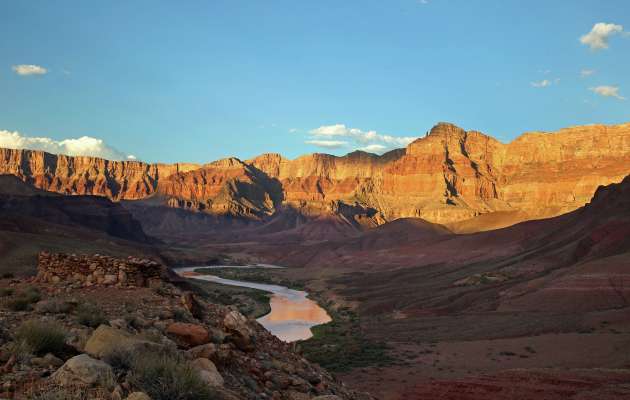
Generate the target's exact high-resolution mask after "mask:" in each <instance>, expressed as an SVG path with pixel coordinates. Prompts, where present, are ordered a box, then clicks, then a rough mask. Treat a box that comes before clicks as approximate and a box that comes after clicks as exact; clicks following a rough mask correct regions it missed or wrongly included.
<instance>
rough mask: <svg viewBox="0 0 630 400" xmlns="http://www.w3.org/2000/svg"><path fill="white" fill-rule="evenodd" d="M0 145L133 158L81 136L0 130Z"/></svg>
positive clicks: (77, 154)
mask: <svg viewBox="0 0 630 400" xmlns="http://www.w3.org/2000/svg"><path fill="white" fill-rule="evenodd" d="M0 147H5V148H9V149H29V150H43V151H46V152H48V153H53V154H67V155H69V156H92V157H101V158H106V159H108V160H135V159H136V157H135V156H133V155H131V154H125V153H123V152H121V151H118V150H117V149H115V148H113V147H111V146H109V145H107V144H106V143H105V142H104V141H103V140H102V139H97V138H93V137H90V136H83V137H80V138H77V139H64V140H59V141H58V140H54V139H51V138H47V137H29V136H23V135H22V134H21V133H19V132H10V131H6V130H0Z"/></svg>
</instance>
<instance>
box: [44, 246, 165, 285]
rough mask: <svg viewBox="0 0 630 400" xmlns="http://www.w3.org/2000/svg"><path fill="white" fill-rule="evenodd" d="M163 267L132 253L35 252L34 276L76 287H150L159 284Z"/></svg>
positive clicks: (162, 275)
mask: <svg viewBox="0 0 630 400" xmlns="http://www.w3.org/2000/svg"><path fill="white" fill-rule="evenodd" d="M165 270H166V268H165V267H164V266H163V265H161V264H160V263H157V262H155V261H152V260H147V259H141V258H135V257H128V258H126V259H120V258H114V257H109V256H104V255H99V254H95V255H76V254H54V253H47V252H42V253H40V254H39V256H38V264H37V278H36V279H37V280H38V281H40V282H43V283H53V284H66V285H72V286H77V287H91V286H115V287H144V286H149V287H154V286H159V285H160V284H161V282H162V279H163V277H164V274H165Z"/></svg>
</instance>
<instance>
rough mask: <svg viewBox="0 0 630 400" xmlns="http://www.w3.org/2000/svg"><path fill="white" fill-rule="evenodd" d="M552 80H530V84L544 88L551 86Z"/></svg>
mask: <svg viewBox="0 0 630 400" xmlns="http://www.w3.org/2000/svg"><path fill="white" fill-rule="evenodd" d="M552 83H553V82H551V81H550V80H549V79H543V80H542V81H539V82H532V83H531V85H532V86H533V87H535V88H545V87H548V86H551V85H552Z"/></svg>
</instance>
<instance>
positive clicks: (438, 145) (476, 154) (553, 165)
mask: <svg viewBox="0 0 630 400" xmlns="http://www.w3.org/2000/svg"><path fill="white" fill-rule="evenodd" d="M0 173H4V174H13V175H16V176H18V177H19V178H20V179H22V180H24V181H27V182H29V183H32V184H34V185H35V186H36V187H38V188H42V189H45V190H49V191H54V192H58V193H64V194H94V195H100V196H106V197H109V198H111V199H113V200H142V201H143V202H145V203H147V204H152V205H168V206H171V207H178V208H185V209H190V210H193V211H198V212H205V213H210V214H213V215H223V216H230V217H244V218H248V219H259V220H261V219H265V218H267V217H269V216H271V215H274V214H276V213H278V212H279V211H281V210H286V209H291V210H294V211H298V212H299V213H301V214H303V215H306V216H312V217H319V216H330V215H342V216H344V217H345V218H348V219H349V222H351V223H358V224H361V225H372V226H373V225H378V224H381V223H383V222H386V221H391V220H394V219H397V218H402V217H419V218H424V219H426V220H428V221H431V222H436V223H444V224H447V223H452V222H457V221H464V220H468V219H471V218H474V217H476V216H479V215H481V214H487V213H492V212H497V211H502V212H518V213H519V215H523V216H524V217H523V218H541V217H548V216H553V215H558V214H561V213H565V212H568V211H571V210H574V209H576V208H579V207H581V206H583V205H584V204H585V203H587V202H588V201H589V200H590V198H591V197H592V195H593V193H594V192H595V190H596V189H597V187H598V186H599V185H605V184H609V183H614V182H619V181H621V180H622V179H623V177H625V176H626V175H628V174H629V173H630V124H622V125H612V126H606V125H589V126H581V127H573V128H567V129H562V130H560V131H558V132H555V133H543V132H533V133H526V134H523V135H521V136H520V137H518V138H517V139H515V140H514V141H512V142H511V143H509V144H503V143H501V142H499V141H498V140H496V139H494V138H492V137H490V136H487V135H485V134H483V133H480V132H476V131H465V130H463V129H461V128H459V127H457V126H455V125H452V124H448V123H439V124H437V125H436V126H434V127H433V128H432V129H431V131H430V132H429V133H428V134H427V135H426V136H424V137H422V138H419V139H417V140H416V141H414V142H413V143H411V144H410V145H409V146H408V147H407V148H406V149H398V150H394V151H391V152H389V153H386V154H384V155H382V156H377V155H374V154H368V153H364V152H359V151H357V152H353V153H350V154H348V155H346V156H343V157H336V156H332V155H327V154H310V155H306V156H303V157H299V158H297V159H294V160H289V159H286V158H284V157H282V156H280V155H278V154H264V155H261V156H259V157H256V158H254V159H252V160H248V161H241V160H238V159H235V158H230V159H225V160H220V161H216V162H213V163H210V164H206V165H203V166H200V165H194V164H172V165H165V164H145V163H142V162H137V161H108V160H103V159H98V158H93V157H69V156H63V155H52V154H47V153H44V152H40V151H29V150H9V149H0Z"/></svg>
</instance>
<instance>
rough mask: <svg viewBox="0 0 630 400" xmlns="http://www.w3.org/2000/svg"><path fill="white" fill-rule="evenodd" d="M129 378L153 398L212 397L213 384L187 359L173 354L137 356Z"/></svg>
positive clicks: (192, 399) (206, 399)
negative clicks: (204, 379) (207, 381)
mask: <svg viewBox="0 0 630 400" xmlns="http://www.w3.org/2000/svg"><path fill="white" fill-rule="evenodd" d="M129 382H130V383H131V384H132V386H134V387H135V388H137V389H138V390H141V391H143V392H145V393H146V394H148V395H149V397H151V399H153V400H211V399H213V398H215V396H214V395H213V391H212V390H211V388H210V387H209V386H208V385H207V384H206V383H205V382H204V381H203V380H201V378H200V377H199V374H198V372H197V370H196V369H195V368H194V367H193V366H191V365H190V364H189V363H188V362H186V361H185V360H183V359H181V358H179V357H176V356H174V355H170V354H156V353H146V352H145V353H140V354H136V355H135V356H134V357H133V361H132V363H131V374H130V377H129Z"/></svg>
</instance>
